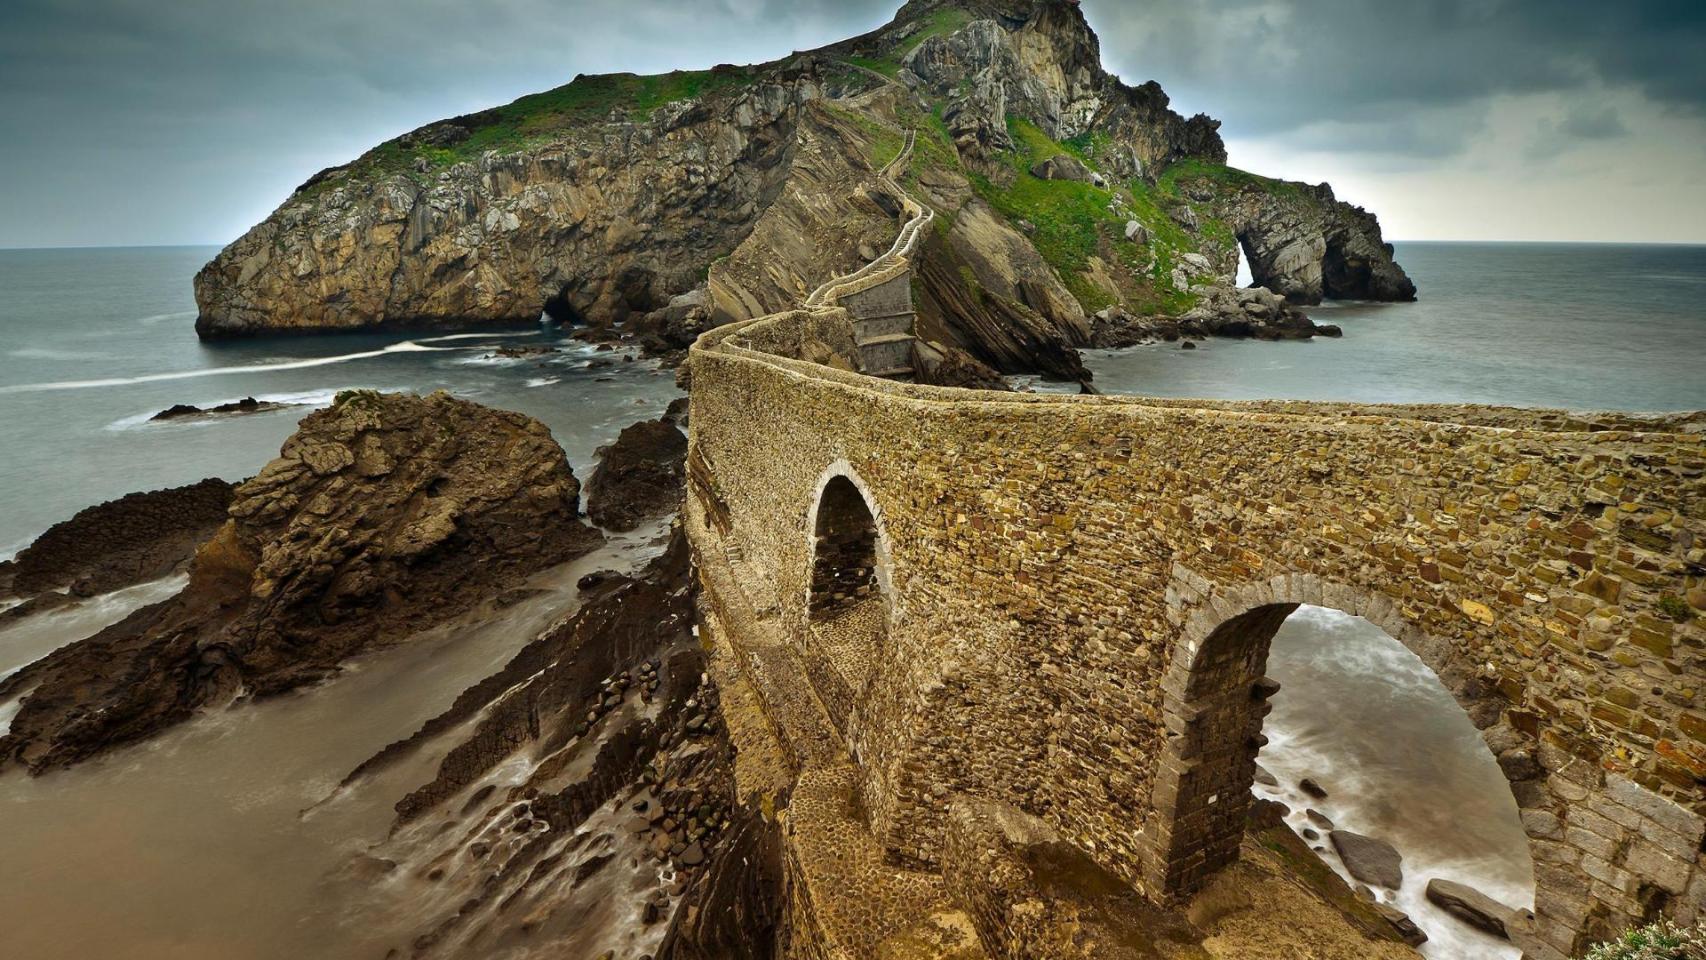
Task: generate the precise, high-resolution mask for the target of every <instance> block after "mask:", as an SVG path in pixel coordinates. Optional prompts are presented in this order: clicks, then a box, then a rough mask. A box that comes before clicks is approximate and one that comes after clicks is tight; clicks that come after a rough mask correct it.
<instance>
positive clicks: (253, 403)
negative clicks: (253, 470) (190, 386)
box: [148, 397, 304, 420]
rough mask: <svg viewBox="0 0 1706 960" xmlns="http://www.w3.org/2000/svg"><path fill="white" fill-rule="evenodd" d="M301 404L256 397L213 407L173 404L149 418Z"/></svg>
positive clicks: (236, 411) (253, 411)
mask: <svg viewBox="0 0 1706 960" xmlns="http://www.w3.org/2000/svg"><path fill="white" fill-rule="evenodd" d="M300 406H304V404H300V403H280V402H278V401H276V400H256V399H255V398H254V397H244V398H243V399H241V400H236V401H233V402H231V403H221V404H218V405H217V406H212V407H206V408H203V407H197V406H194V405H192V404H188V403H178V404H173V405H172V406H170V407H167V408H166V409H164V410H162V411H160V412H159V413H156V414H155V415H154V416H152V417H149V418H148V419H150V420H181V419H183V418H185V417H198V416H206V415H209V414H224V413H265V412H267V411H268V410H284V409H287V408H289V407H300Z"/></svg>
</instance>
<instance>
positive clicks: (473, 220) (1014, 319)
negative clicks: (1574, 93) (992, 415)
mask: <svg viewBox="0 0 1706 960" xmlns="http://www.w3.org/2000/svg"><path fill="white" fill-rule="evenodd" d="M1217 128H1218V123H1217V122H1216V121H1214V120H1212V119H1210V118H1208V117H1206V116H1201V115H1198V116H1195V117H1190V118H1186V117H1182V116H1180V115H1179V114H1177V113H1175V112H1174V111H1173V110H1172V109H1171V108H1170V106H1169V104H1168V99H1167V96H1166V94H1165V93H1163V92H1162V90H1161V89H1160V87H1159V86H1157V85H1156V84H1154V83H1153V82H1151V83H1145V84H1143V85H1141V86H1136V87H1132V86H1128V85H1126V84H1125V83H1123V82H1122V81H1121V80H1120V79H1119V78H1118V77H1115V76H1113V75H1111V74H1109V73H1107V72H1106V71H1105V70H1104V69H1103V68H1102V66H1101V62H1100V47H1099V42H1098V40H1097V38H1096V35H1095V33H1094V32H1093V31H1092V30H1091V29H1090V28H1089V26H1088V24H1087V23H1086V22H1085V21H1084V18H1083V15H1082V13H1081V12H1080V11H1079V9H1078V7H1077V6H1076V5H1075V4H1073V3H1070V2H1066V0H1034V2H1033V0H1012V2H1005V0H912V2H910V3H908V4H907V5H906V6H905V7H904V8H903V9H902V10H901V11H900V13H899V14H898V15H897V16H896V18H895V19H894V21H893V22H892V23H890V24H889V25H887V26H885V27H883V28H881V29H879V30H877V31H874V32H873V33H870V34H867V35H865V36H862V37H857V38H854V39H852V40H848V41H844V42H842V43H839V44H835V45H832V46H829V47H825V48H823V49H820V50H816V51H811V52H808V53H804V54H797V55H794V56H792V57H790V58H788V59H786V60H783V61H777V62H774V63H769V64H761V65H757V66H751V67H727V66H723V67H717V68H714V69H712V70H708V71H701V72H691V73H675V74H669V75H665V76H657V77H636V76H632V75H612V76H600V77H579V78H576V80H575V81H574V82H573V83H571V84H569V85H567V86H565V87H561V88H558V89H556V90H553V91H550V92H547V93H544V94H539V95H536V96H533V97H524V98H522V99H521V100H518V101H516V102H515V103H512V104H509V105H507V106H504V107H498V108H495V109H492V110H488V111H485V112H482V113H479V114H472V115H468V116H464V117H457V118H454V119H451V120H446V121H443V122H440V123H436V124H432V125H429V126H427V127H423V128H421V129H419V130H416V131H413V132H412V133H409V134H407V135H405V136H403V137H400V138H398V139H396V140H393V141H389V142H387V143H385V144H382V145H380V146H379V147H376V148H375V149H373V150H372V151H369V152H368V153H367V154H365V155H363V156H362V157H360V158H358V159H357V160H356V161H354V162H352V163H350V164H348V165H345V166H342V167H337V168H333V169H330V170H326V171H322V172H321V173H319V174H317V175H315V176H314V177H313V178H312V179H310V180H309V181H308V182H307V183H306V184H304V185H303V186H302V187H301V188H300V189H299V190H298V191H297V192H296V193H295V194H294V195H292V196H291V197H290V198H289V199H288V200H287V201H286V202H285V203H284V204H283V205H282V206H281V207H280V208H279V209H278V210H277V211H276V212H274V214H273V215H272V216H271V217H269V218H268V219H267V220H266V221H264V222H263V223H261V224H259V225H258V226H256V227H255V228H253V229H252V230H250V231H249V232H248V233H247V234H245V235H244V236H243V237H242V238H241V239H239V240H238V241H236V242H235V243H233V244H232V245H231V246H230V247H228V248H226V249H225V250H224V251H222V252H221V253H220V255H219V256H218V257H217V258H215V259H214V261H213V262H211V263H209V264H208V265H207V266H206V267H205V268H204V269H203V270H202V271H201V273H200V274H199V275H198V276H197V278H196V298H197V302H198V304H199V306H200V316H199V318H198V320H197V329H198V331H199V332H200V333H201V334H202V335H203V336H208V337H212V336H224V335H233V334H244V333H256V332H270V331H287V330H325V329H361V328H373V327H382V326H452V325H454V326H466V325H470V324H482V323H485V324H508V323H526V322H532V321H534V320H536V319H538V317H539V316H540V314H541V312H544V313H548V314H550V315H552V316H553V317H555V318H557V319H559V320H563V321H567V322H577V323H582V322H584V323H589V324H593V325H595V326H601V327H615V326H618V325H626V326H627V327H628V328H631V329H632V330H634V331H636V332H638V333H640V334H642V335H643V336H645V337H646V338H647V339H648V342H649V343H650V344H651V345H653V346H654V347H655V348H656V349H658V350H660V351H669V350H679V349H681V348H682V347H683V346H685V344H686V343H688V342H691V340H692V338H693V337H694V336H696V335H697V333H699V332H700V331H702V330H703V329H705V328H706V327H708V326H711V325H714V324H716V323H721V322H726V321H729V320H733V319H741V318H744V317H748V316H754V315H758V314H762V313H766V312H770V311H773V310H778V309H782V308H784V307H787V306H790V305H792V304H793V303H795V302H796V301H797V299H798V298H799V297H800V296H801V295H802V294H803V293H805V292H806V291H808V290H810V289H811V288H812V287H815V286H816V285H817V284H818V283H820V282H821V281H822V280H823V279H825V278H827V277H829V276H832V275H834V274H836V273H839V272H843V271H845V270H847V269H851V268H853V267H856V266H858V265H859V264H860V262H862V261H863V260H868V259H871V258H873V257H875V256H876V255H877V254H878V253H880V252H881V250H882V249H883V248H884V247H885V246H886V240H887V238H891V237H892V236H893V230H894V220H893V217H894V216H895V214H896V213H897V211H898V209H899V207H898V204H897V203H896V202H895V198H893V197H885V196H884V195H883V191H882V190H880V189H875V188H873V182H874V178H873V177H872V171H873V170H874V169H875V168H877V167H879V166H880V165H882V164H883V163H885V162H886V161H887V160H888V159H890V158H891V157H892V156H894V154H895V153H896V152H898V149H899V145H900V141H901V137H902V135H903V132H904V131H906V130H916V131H918V134H919V136H918V150H917V155H916V157H915V161H914V164H913V167H912V170H913V173H912V175H911V176H909V177H908V179H907V182H906V183H905V184H904V186H905V188H906V189H907V190H908V191H909V192H911V193H913V194H914V195H915V196H917V197H919V198H920V199H925V200H926V201H927V202H929V203H931V204H932V205H933V206H935V207H936V209H937V211H938V213H939V214H943V216H939V217H938V220H937V224H938V230H939V231H940V235H939V237H938V238H936V240H935V241H933V242H932V243H931V244H929V245H927V251H926V253H925V254H924V258H925V259H926V260H929V261H932V262H933V263H934V269H930V268H929V267H927V268H926V270H925V271H924V273H925V275H926V276H928V277H932V278H933V279H932V280H931V281H930V289H929V290H927V291H926V296H925V297H924V300H925V301H926V302H925V305H924V306H923V308H922V310H921V321H922V324H923V326H924V330H923V331H922V332H924V333H925V334H926V335H927V336H928V337H929V339H931V340H935V341H938V342H940V343H943V344H945V345H946V346H948V347H949V348H952V349H956V350H964V351H966V352H967V353H969V354H970V355H971V356H972V357H975V358H976V359H977V360H978V361H980V362H982V363H985V364H988V365H990V366H993V367H994V368H996V369H998V370H1002V371H1004V372H1012V371H1015V370H1021V369H1041V370H1044V371H1045V372H1048V373H1051V374H1054V375H1058V376H1073V375H1075V374H1074V371H1075V369H1076V366H1077V361H1076V357H1075V356H1073V355H1071V352H1072V347H1074V346H1077V345H1082V344H1084V343H1087V342H1089V330H1090V326H1091V325H1090V321H1089V319H1088V315H1089V314H1090V313H1093V312H1095V311H1098V310H1102V309H1105V308H1108V307H1112V306H1118V307H1121V308H1123V309H1127V310H1129V311H1130V312H1132V313H1134V314H1138V315H1164V316H1177V315H1182V314H1183V313H1185V312H1187V311H1188V310H1190V309H1192V308H1193V307H1196V306H1198V305H1199V302H1201V301H1202V300H1203V299H1204V297H1203V288H1205V287H1214V286H1225V285H1229V284H1230V283H1231V282H1232V281H1233V277H1234V275H1235V273H1236V268H1237V262H1238V249H1239V247H1240V246H1242V247H1243V248H1244V249H1245V250H1246V252H1247V254H1248V256H1249V258H1250V260H1251V262H1252V267H1253V268H1254V269H1255V270H1256V275H1257V277H1258V279H1259V280H1260V281H1261V282H1263V283H1264V284H1266V285H1268V286H1270V287H1271V288H1272V289H1274V290H1275V291H1276V292H1279V293H1282V294H1284V295H1285V296H1287V297H1288V298H1290V299H1292V300H1294V301H1299V302H1313V301H1315V300H1319V299H1320V298H1321V297H1334V296H1356V297H1369V298H1376V299H1403V298H1407V297H1410V296H1413V287H1412V286H1410V284H1409V281H1408V280H1407V278H1405V277H1404V274H1403V271H1402V270H1401V269H1399V268H1398V267H1397V265H1396V264H1395V263H1393V262H1392V257H1391V250H1390V248H1389V247H1388V246H1386V245H1385V244H1384V242H1383V240H1382V238H1381V236H1380V230H1379V225H1378V223H1377V222H1376V221H1375V220H1374V218H1373V216H1372V215H1369V214H1367V213H1365V212H1363V211H1361V210H1358V209H1356V208H1352V207H1349V206H1348V205H1345V204H1342V203H1339V202H1338V201H1337V200H1336V199H1335V198H1334V197H1333V195H1332V193H1331V191H1330V190H1328V189H1327V188H1325V187H1324V186H1323V187H1320V188H1315V187H1307V186H1304V185H1298V184H1282V183H1279V182H1278V181H1270V180H1266V179H1264V178H1260V177H1254V176H1251V175H1247V174H1243V173H1241V172H1240V171H1236V170H1233V169H1232V168H1229V167H1227V166H1225V161H1226V152H1225V148H1224V145H1223V144H1222V143H1221V140H1220V136H1219V134H1218V132H1217ZM950 286H957V287H958V288H959V289H949V287H950ZM1209 299H1210V300H1212V299H1213V298H1212V297H1211V298H1209Z"/></svg>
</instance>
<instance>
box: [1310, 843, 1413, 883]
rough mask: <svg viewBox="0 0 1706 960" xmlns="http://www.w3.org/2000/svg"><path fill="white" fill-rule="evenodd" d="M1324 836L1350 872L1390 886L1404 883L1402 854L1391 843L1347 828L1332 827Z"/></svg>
mask: <svg viewBox="0 0 1706 960" xmlns="http://www.w3.org/2000/svg"><path fill="white" fill-rule="evenodd" d="M1327 836H1328V838H1329V839H1331V840H1332V841H1333V849H1334V850H1337V851H1338V852H1339V859H1341V860H1343V861H1344V862H1345V869H1346V870H1349V871H1350V874H1351V876H1353V877H1355V878H1356V879H1358V880H1361V881H1362V882H1364V883H1371V884H1374V885H1375V886H1377V887H1385V888H1387V889H1389V890H1396V889H1398V887H1399V886H1400V885H1402V884H1403V882H1404V869H1403V862H1404V858H1403V857H1402V856H1400V855H1399V853H1398V850H1397V849H1396V848H1395V847H1393V846H1392V844H1390V843H1387V842H1386V841H1384V840H1377V839H1375V838H1374V837H1365V836H1363V835H1362V834H1360V833H1352V832H1351V831H1349V830H1334V831H1333V832H1332V833H1330V834H1328V835H1327Z"/></svg>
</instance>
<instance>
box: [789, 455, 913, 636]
mask: <svg viewBox="0 0 1706 960" xmlns="http://www.w3.org/2000/svg"><path fill="white" fill-rule="evenodd" d="M849 525H851V526H852V527H853V528H855V529H854V530H853V531H851V532H854V533H861V534H864V536H862V537H861V539H860V542H859V543H857V544H851V543H850V544H847V545H848V546H855V547H857V549H858V550H859V551H860V554H861V559H865V560H868V561H869V577H870V585H871V587H873V588H874V593H875V595H877V596H878V597H880V598H881V600H882V602H883V605H884V607H885V612H886V613H892V611H893V608H894V606H895V602H894V582H893V570H892V567H891V564H890V556H891V554H890V552H889V536H888V530H887V527H886V524H885V523H884V520H883V511H882V507H880V506H879V505H878V504H877V498H876V497H875V496H873V495H872V493H871V488H870V486H869V485H868V484H866V483H865V480H864V478H863V477H861V476H859V474H858V472H857V471H855V470H854V469H853V467H852V465H851V464H849V463H848V462H847V461H846V460H837V461H835V462H834V463H832V464H830V465H829V466H828V467H827V468H825V470H824V471H823V473H822V474H820V475H819V476H818V479H817V483H815V484H814V485H813V486H812V495H811V507H810V509H809V510H808V511H807V513H806V530H807V531H808V535H809V536H810V538H811V540H810V544H809V548H808V550H807V557H808V571H807V577H806V597H805V601H806V610H807V612H808V615H809V614H810V613H812V612H813V611H814V603H815V599H814V595H815V594H816V592H817V576H818V572H819V569H820V567H826V566H833V565H835V564H838V563H839V564H845V562H846V558H845V557H831V556H828V555H826V554H824V552H823V549H824V547H825V539H824V536H825V534H826V533H830V532H833V530H834V529H835V528H838V527H839V528H842V529H843V530H846V529H847V528H848V526H849Z"/></svg>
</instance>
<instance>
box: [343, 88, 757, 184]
mask: <svg viewBox="0 0 1706 960" xmlns="http://www.w3.org/2000/svg"><path fill="white" fill-rule="evenodd" d="M759 69H760V68H758V67H727V66H723V67H716V68H713V69H710V70H677V71H675V72H673V73H664V74H657V75H654V76H646V77H642V76H639V75H637V74H632V73H608V74H600V75H598V76H579V77H576V78H575V79H574V81H573V82H571V83H568V84H565V85H563V86H561V87H557V88H556V89H554V90H547V91H545V92H544V93H535V94H530V95H528V96H525V97H522V98H520V99H518V100H516V101H514V102H513V103H508V104H505V105H504V106H501V107H493V108H492V109H490V110H483V111H481V112H479V113H474V114H469V115H467V116H463V117H456V118H454V119H452V120H447V121H444V122H443V123H439V124H433V125H432V126H430V127H427V128H424V129H423V130H419V131H415V132H414V133H411V134H409V135H407V136H404V137H399V138H397V139H395V140H388V141H386V142H385V143H382V144H380V145H379V146H377V147H375V148H373V149H372V150H369V151H368V152H367V153H364V154H362V155H361V157H359V158H358V159H357V160H356V161H355V162H354V163H352V164H350V165H349V167H348V168H346V170H347V173H348V175H349V176H355V177H370V176H387V175H390V174H396V173H412V172H415V171H416V167H417V165H418V162H419V161H420V160H423V159H424V160H425V161H426V166H427V167H428V169H429V170H430V169H438V168H443V167H447V166H450V165H452V164H455V163H461V162H463V161H467V160H473V159H477V158H478V157H480V156H481V155H483V154H485V153H486V152H488V151H492V150H496V151H498V152H500V153H509V152H514V151H517V150H522V149H526V148H528V147H532V146H537V145H539V144H543V143H548V142H550V141H552V140H555V139H559V138H561V137H562V136H563V135H564V134H566V133H568V132H570V131H572V130H574V129H575V128H577V127H581V126H586V125H588V124H593V123H598V122H601V121H603V120H604V119H606V118H607V117H609V116H610V115H611V114H612V113H613V112H621V113H622V114H624V115H625V118H626V119H630V120H635V119H643V118H645V117H649V116H651V114H652V113H653V112H655V111H656V110H657V109H658V108H659V107H662V106H664V105H665V104H670V103H676V102H679V101H682V100H690V99H694V98H697V97H703V96H711V95H714V94H717V93H720V92H722V91H727V90H733V89H738V88H742V87H746V86H749V85H750V84H752V82H753V81H754V80H755V79H756V78H757V76H758V73H759ZM456 128H461V130H464V131H466V133H465V134H463V133H460V132H459V131H458V130H457V129H456ZM336 179H338V178H336V177H333V178H328V179H327V180H326V181H324V182H323V183H311V185H310V188H309V189H314V188H317V187H321V186H323V185H329V184H330V183H331V182H333V181H334V180H336Z"/></svg>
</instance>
